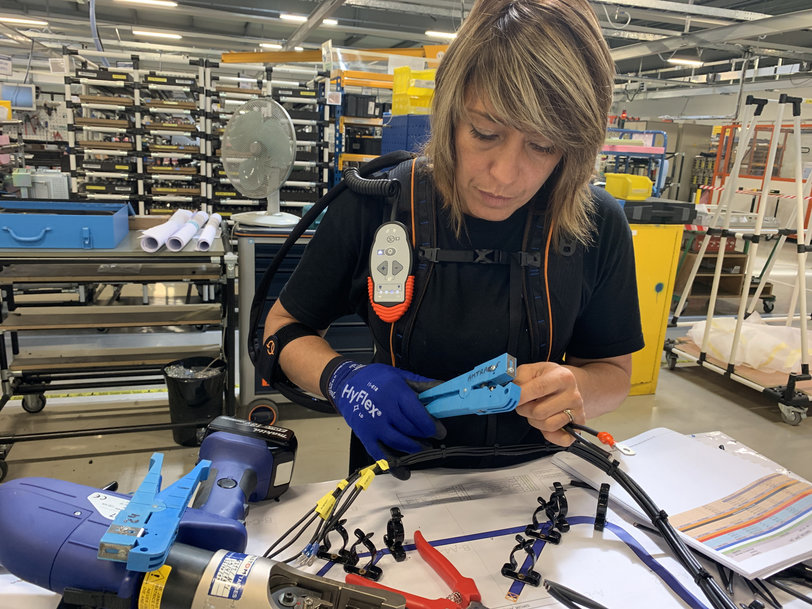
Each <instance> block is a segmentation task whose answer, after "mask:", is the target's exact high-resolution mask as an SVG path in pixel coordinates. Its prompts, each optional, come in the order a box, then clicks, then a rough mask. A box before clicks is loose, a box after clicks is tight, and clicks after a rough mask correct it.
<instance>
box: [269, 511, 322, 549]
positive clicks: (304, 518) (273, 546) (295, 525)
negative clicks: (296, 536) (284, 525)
mask: <svg viewBox="0 0 812 609" xmlns="http://www.w3.org/2000/svg"><path fill="white" fill-rule="evenodd" d="M309 515H310V512H307V513H305V515H304V516H302V517H301V518H299V520H298V522H296V524H294V525H293V526H291V527H290V528H289V529H288V530H287V531H285V532H284V533H282V535H281V536H280V537H278V538H277V539H276V541H275V542H273V543H272V544H271V545H270V547H269V548H268V549H267V550H265V553H264V554H263V555H262V558H268V554H270V553H271V552H273V549H274V548H275V547H276V546H277V545H278V544H279V542H280V541H282V540H283V539H284V538H285V537H287V536H288V535H290V534H291V533H292V532H293V529H295V528H296V527H298V526H299V525H300V524H302V523H303V522H304V521H305V520H307V517H308V516H309Z"/></svg>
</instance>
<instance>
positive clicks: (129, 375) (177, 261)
mask: <svg viewBox="0 0 812 609" xmlns="http://www.w3.org/2000/svg"><path fill="white" fill-rule="evenodd" d="M139 237H140V231H136V230H130V231H129V233H127V235H126V236H125V238H124V239H123V240H122V241H121V243H119V244H118V246H117V247H115V248H113V249H38V248H19V249H16V248H15V249H11V248H3V249H0V290H2V307H3V318H2V323H0V338H2V341H3V347H4V348H2V349H0V383H1V384H2V394H1V395H0V410H2V408H3V406H5V404H6V403H7V402H8V400H9V399H10V398H11V397H13V396H15V395H19V396H22V400H23V408H24V409H25V410H27V411H28V412H32V413H34V412H38V411H40V410H42V409H43V408H44V407H45V401H46V397H45V394H46V392H47V391H79V390H94V389H98V388H106V387H122V386H126V387H132V386H138V385H141V386H143V385H155V384H163V382H164V380H163V375H162V370H163V367H164V366H165V365H166V364H168V363H170V362H172V361H175V360H181V359H185V358H188V357H194V356H207V357H212V358H217V357H222V358H223V359H224V360H225V362H226V389H225V413H224V414H233V413H234V411H235V400H234V383H235V374H234V369H235V355H234V353H235V342H234V330H235V326H236V314H235V308H236V305H235V296H234V294H235V289H234V282H235V275H236V255H234V254H233V253H231V252H229V251H227V249H226V248H227V244H226V241H225V240H224V239H218V240H216V241H215V242H214V243H213V244H212V247H211V249H210V251H207V252H198V251H196V250H195V249H194V246H195V243H196V242H195V241H191V242H190V243H189V244H187V245H186V247H185V248H184V249H183V250H181V251H179V252H170V251H169V250H167V249H166V248H163V249H161V250H160V251H159V252H157V253H154V254H150V253H147V252H145V251H143V250H142V249H141V247H140V243H139ZM157 283H182V284H186V285H187V286H188V290H189V292H188V293H187V298H186V300H185V302H184V301H183V300H180V301H176V302H178V304H174V303H173V304H163V303H158V302H155V299H150V298H149V297H148V293H147V288H148V286H150V285H153V284H157ZM130 284H134V285H140V286H142V287H141V292H142V296H141V298H140V302H135V303H134V304H125V303H124V302H123V301H121V300H120V299H119V294H120V290H121V287H122V286H125V285H130ZM100 285H112V286H115V287H116V292H115V296H114V297H113V298H112V299H110V301H109V302H99V301H98V300H94V298H93V295H94V294H95V293H96V288H97V287H98V286H100ZM194 287H196V288H197V289H199V290H200V291H201V293H202V295H203V298H201V299H195V302H191V299H190V298H189V295H190V292H191V290H192V288H194ZM48 288H51V289H50V290H48ZM43 289H45V290H46V291H50V292H51V297H50V298H42V297H39V298H38V297H37V295H38V294H39V293H40V291H42V290H43ZM218 290H219V291H220V295H219V296H217V297H215V296H214V295H215V293H216V292H217V291H218ZM21 293H26V295H25V298H23V297H22V296H19V295H20V294H21ZM71 293H75V294H78V297H73V298H70V297H67V296H65V295H66V294H71ZM54 296H56V302H54ZM32 297H33V302H32ZM137 300H138V299H136V301H137ZM209 328H218V329H220V330H221V332H220V336H219V337H218V340H217V341H216V342H213V341H211V339H209V342H210V343H211V344H200V343H201V341H200V340H195V341H191V340H184V336H189V332H192V331H198V332H200V331H203V330H206V329H209ZM133 331H138V332H148V333H149V338H148V340H146V339H145V340H142V341H140V342H142V343H143V342H146V343H147V344H146V346H143V345H136V346H132V345H131V344H125V345H124V346H122V345H121V344H118V345H116V342H122V341H115V340H112V336H113V334H115V333H117V332H125V333H126V332H133ZM108 332H110V334H109V335H107V336H105V340H104V341H102V342H100V341H99V340H98V339H97V338H96V339H93V338H92V337H93V335H94V334H96V333H105V334H106V333H108ZM22 334H25V336H27V337H35V340H36V341H38V342H40V343H42V344H44V346H40V347H37V346H33V347H30V346H25V347H21V345H20V336H21V335H22ZM48 336H54V338H55V339H56V338H57V337H59V340H60V341H61V342H62V344H59V345H58V346H55V347H54V348H48V340H47V337H48ZM89 336H90V337H91V338H90V339H89V338H88V337H89ZM43 337H44V338H43ZM74 337H75V343H74V344H71V343H72V342H73V339H74ZM141 338H143V337H141ZM31 342H34V341H31ZM123 342H126V341H123ZM83 343H84V344H83ZM147 427H148V428H149V429H170V428H172V427H173V425H172V424H169V423H167V424H155V425H151V426H147ZM128 431H145V426H138V427H137V428H132V427H128V428H120V427H108V428H103V429H92V430H87V429H78V430H71V431H66V432H59V433H50V434H44V433H43V434H27V435H16V436H9V437H3V436H4V434H3V433H2V432H0V480H2V478H3V476H4V475H5V471H6V463H5V461H4V460H5V457H6V455H7V454H8V452H9V451H10V449H11V446H12V445H13V443H15V442H20V441H28V440H48V439H53V438H56V437H59V438H64V437H76V436H86V435H97V434H106V433H124V432H128Z"/></svg>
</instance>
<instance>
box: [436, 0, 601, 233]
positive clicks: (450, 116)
mask: <svg viewBox="0 0 812 609" xmlns="http://www.w3.org/2000/svg"><path fill="white" fill-rule="evenodd" d="M613 77H614V64H613V62H612V58H611V56H610V55H609V49H608V48H607V46H606V43H605V41H604V40H603V36H602V35H601V30H600V27H599V25H598V21H597V19H596V17H595V14H594V13H593V11H592V9H591V7H590V6H589V3H588V2H587V0H512V1H511V0H505V1H499V0H478V1H477V2H476V4H475V5H474V7H473V9H472V10H471V13H470V14H469V15H468V17H467V18H466V20H465V22H464V23H463V25H462V27H461V28H460V29H459V31H458V32H457V37H456V39H455V40H454V41H453V42H452V43H451V45H450V46H449V48H448V50H447V52H446V54H445V56H444V57H443V59H442V61H441V62H440V65H439V67H438V69H437V76H436V86H435V92H434V101H433V105H432V117H431V127H432V133H431V138H430V140H429V142H428V143H427V145H426V150H425V152H426V154H427V155H428V157H429V159H430V162H431V168H432V171H433V176H434V182H435V184H436V186H437V188H438V190H439V192H440V194H441V195H442V196H443V199H444V201H445V204H446V205H448V206H450V211H451V217H452V220H453V222H454V227H455V229H456V230H457V231H458V232H459V230H460V227H461V225H462V214H463V209H464V207H463V202H462V201H461V200H460V198H459V194H458V191H457V188H456V184H455V179H454V175H455V171H454V169H455V163H456V152H455V148H454V134H455V129H456V128H457V126H458V125H459V123H460V121H464V120H466V111H465V101H466V96H468V95H477V96H479V97H480V98H483V99H485V100H487V101H488V102H489V103H490V106H491V108H492V110H493V112H494V118H495V119H496V120H498V121H499V122H501V123H503V124H505V125H506V126H508V127H511V128H514V129H518V130H520V131H522V132H525V133H530V134H538V135H541V136H543V137H544V138H546V139H548V140H550V141H551V142H552V143H553V144H554V146H555V147H556V149H557V150H559V151H560V152H562V153H563V156H562V159H561V161H560V162H559V164H558V167H557V168H556V170H555V171H554V172H553V174H552V175H551V176H550V177H549V178H548V186H549V187H551V190H550V198H549V201H548V207H547V209H548V210H549V212H550V213H549V214H548V223H552V225H553V227H554V233H553V239H554V241H555V242H558V241H559V240H560V239H561V238H563V237H569V238H574V239H576V240H577V241H579V242H581V243H589V242H590V240H591V227H592V221H591V218H590V215H591V210H592V201H591V196H590V193H589V188H588V184H589V179H590V177H591V175H592V171H593V168H594V166H595V158H596V155H597V154H598V152H599V150H600V147H601V145H602V143H603V140H604V137H605V133H606V118H607V114H608V112H609V107H610V105H611V102H612V87H613Z"/></svg>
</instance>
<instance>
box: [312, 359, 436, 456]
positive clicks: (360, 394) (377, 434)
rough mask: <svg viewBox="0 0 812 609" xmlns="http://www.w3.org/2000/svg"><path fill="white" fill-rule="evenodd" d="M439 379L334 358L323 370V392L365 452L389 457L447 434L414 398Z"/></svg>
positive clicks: (419, 449) (417, 450)
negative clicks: (433, 379) (347, 424)
mask: <svg viewBox="0 0 812 609" xmlns="http://www.w3.org/2000/svg"><path fill="white" fill-rule="evenodd" d="M437 383H439V381H432V379H428V378H426V377H423V376H419V375H417V374H413V373H411V372H406V371H405V370H400V369H398V368H393V367H392V366H387V365H385V364H359V363H357V362H353V361H351V360H347V359H344V358H336V359H335V360H333V361H332V362H330V364H328V365H327V367H326V368H325V370H324V373H323V374H322V379H321V389H322V393H324V395H325V396H326V397H327V399H329V400H330V402H331V403H332V404H333V406H335V408H336V410H338V412H339V413H341V415H342V416H343V417H344V419H345V420H346V421H347V423H349V425H350V427H351V428H352V430H353V431H354V432H355V435H356V436H358V439H359V440H361V443H362V444H363V445H364V448H365V449H366V451H367V452H368V453H369V455H370V456H371V457H372V458H373V459H375V460H378V459H391V458H392V451H393V450H394V451H399V452H403V453H414V452H419V451H421V450H425V449H426V448H429V446H428V445H426V444H425V443H421V442H420V441H419V440H420V439H422V438H437V439H442V438H443V437H445V428H444V427H443V426H442V424H441V423H439V422H438V421H437V420H436V419H434V418H433V417H432V416H431V415H430V414H429V413H428V412H427V411H426V407H425V406H424V405H423V403H422V402H420V400H418V399H417V392H420V391H424V390H425V389H427V388H429V387H431V386H433V385H435V384H437Z"/></svg>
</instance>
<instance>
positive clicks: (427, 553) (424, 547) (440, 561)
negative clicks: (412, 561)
mask: <svg viewBox="0 0 812 609" xmlns="http://www.w3.org/2000/svg"><path fill="white" fill-rule="evenodd" d="M414 545H415V546H417V551H418V552H419V553H420V556H421V557H422V558H423V560H425V561H426V562H427V563H428V564H429V565H430V566H431V567H432V568H433V569H434V570H435V571H437V573H439V574H440V577H442V578H443V581H444V582H445V583H446V584H448V585H449V587H450V588H451V591H452V592H456V593H457V594H459V595H460V596H461V597H462V602H461V603H460V606H461V607H467V606H468V605H469V604H471V602H472V601H476V602H479V601H481V600H482V597H481V596H480V594H479V589H478V588H477V587H476V583H475V582H474V580H473V579H471V578H470V577H465V576H464V575H463V574H462V573H460V572H459V571H457V568H456V567H455V566H454V565H453V564H451V561H450V560H448V559H447V558H446V557H445V556H443V555H442V554H441V553H440V551H439V550H438V549H436V548H435V547H434V546H432V545H431V544H430V543H429V542H428V541H426V538H425V537H423V533H421V532H420V531H415V532H414Z"/></svg>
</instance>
